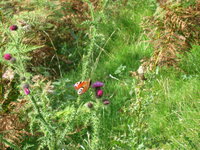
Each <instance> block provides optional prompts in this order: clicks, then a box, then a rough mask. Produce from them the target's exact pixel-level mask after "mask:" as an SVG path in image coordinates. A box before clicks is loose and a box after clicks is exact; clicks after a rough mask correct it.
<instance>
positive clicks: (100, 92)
mask: <svg viewBox="0 0 200 150" xmlns="http://www.w3.org/2000/svg"><path fill="white" fill-rule="evenodd" d="M102 95H103V90H100V89H99V90H97V91H96V96H97V97H98V98H100V97H101V96H102Z"/></svg>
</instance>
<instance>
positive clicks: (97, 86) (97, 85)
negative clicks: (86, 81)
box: [92, 81, 104, 88]
mask: <svg viewBox="0 0 200 150" xmlns="http://www.w3.org/2000/svg"><path fill="white" fill-rule="evenodd" d="M103 85H104V84H103V83H102V82H100V81H97V82H95V83H93V84H92V87H93V88H99V87H102V86H103Z"/></svg>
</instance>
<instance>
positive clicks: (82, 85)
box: [74, 79, 91, 95]
mask: <svg viewBox="0 0 200 150" xmlns="http://www.w3.org/2000/svg"><path fill="white" fill-rule="evenodd" d="M90 85H91V80H90V79H89V80H87V81H81V82H77V83H75V84H74V88H75V89H76V90H77V93H78V94H79V95H81V94H83V93H85V92H86V91H87V90H88V89H89V87H90Z"/></svg>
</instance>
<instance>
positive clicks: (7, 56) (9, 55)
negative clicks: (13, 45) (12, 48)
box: [3, 54, 12, 60]
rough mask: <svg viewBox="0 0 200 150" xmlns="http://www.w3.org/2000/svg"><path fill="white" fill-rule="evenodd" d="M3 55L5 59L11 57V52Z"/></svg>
mask: <svg viewBox="0 0 200 150" xmlns="http://www.w3.org/2000/svg"><path fill="white" fill-rule="evenodd" d="M3 57H4V59H5V60H10V59H11V58H12V56H11V54H4V56H3Z"/></svg>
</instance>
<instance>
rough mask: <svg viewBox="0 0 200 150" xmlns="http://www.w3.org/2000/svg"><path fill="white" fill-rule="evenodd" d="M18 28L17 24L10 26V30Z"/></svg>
mask: <svg viewBox="0 0 200 150" xmlns="http://www.w3.org/2000/svg"><path fill="white" fill-rule="evenodd" d="M17 29H18V26H17V25H12V26H10V30H11V31H16V30H17Z"/></svg>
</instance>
